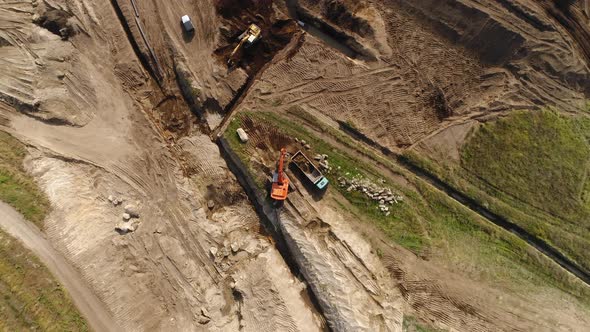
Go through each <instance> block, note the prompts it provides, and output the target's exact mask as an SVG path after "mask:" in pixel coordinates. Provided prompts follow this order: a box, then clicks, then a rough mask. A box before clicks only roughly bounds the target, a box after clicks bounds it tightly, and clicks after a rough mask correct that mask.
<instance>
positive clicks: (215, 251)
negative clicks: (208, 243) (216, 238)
mask: <svg viewBox="0 0 590 332" xmlns="http://www.w3.org/2000/svg"><path fill="white" fill-rule="evenodd" d="M209 252H210V253H211V255H213V256H215V255H216V254H217V247H211V249H209Z"/></svg>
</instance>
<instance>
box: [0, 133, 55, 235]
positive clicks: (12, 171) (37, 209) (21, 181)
mask: <svg viewBox="0 0 590 332" xmlns="http://www.w3.org/2000/svg"><path fill="white" fill-rule="evenodd" d="M25 156H26V151H25V148H24V146H23V144H22V143H20V142H19V141H17V140H16V139H15V138H14V137H12V136H10V135H9V134H7V133H5V132H2V131H0V200H1V201H3V202H6V203H7V204H9V205H11V206H12V207H14V208H15V209H16V210H17V211H18V212H20V213H21V214H22V215H23V216H24V217H25V218H26V219H28V220H30V221H32V222H34V223H35V224H37V225H38V226H40V227H41V226H42V223H43V220H44V219H45V215H46V214H47V211H49V201H48V200H47V198H46V197H45V195H44V194H43V193H42V192H41V190H39V188H38V187H37V184H36V183H35V181H34V180H33V179H32V178H31V177H30V176H28V175H27V174H26V172H25V170H24V168H23V160H24V158H25Z"/></svg>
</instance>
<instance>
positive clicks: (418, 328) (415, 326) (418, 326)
mask: <svg viewBox="0 0 590 332" xmlns="http://www.w3.org/2000/svg"><path fill="white" fill-rule="evenodd" d="M402 330H403V331H404V332H442V331H444V330H441V329H436V328H433V327H430V326H427V325H426V324H423V323H420V322H419V321H418V319H416V317H414V316H407V315H404V322H403V324H402Z"/></svg>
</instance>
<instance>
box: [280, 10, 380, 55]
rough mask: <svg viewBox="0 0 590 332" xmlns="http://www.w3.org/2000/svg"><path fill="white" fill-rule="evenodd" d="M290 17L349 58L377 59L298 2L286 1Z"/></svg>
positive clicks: (305, 29)
mask: <svg viewBox="0 0 590 332" xmlns="http://www.w3.org/2000/svg"><path fill="white" fill-rule="evenodd" d="M285 3H286V6H287V11H288V14H289V16H290V17H291V18H292V19H293V20H295V21H297V22H299V24H300V26H301V28H302V29H303V30H304V31H306V32H307V33H309V34H310V35H312V36H314V37H316V38H318V39H319V40H321V41H323V42H324V43H325V44H326V45H328V46H330V47H332V48H334V49H336V50H338V51H340V52H341V53H342V54H344V55H346V56H347V57H349V58H353V59H360V60H365V61H374V60H376V57H375V55H374V54H372V53H371V52H370V51H369V50H367V49H366V48H365V47H364V46H363V45H362V44H361V43H359V42H358V41H357V40H356V39H355V38H354V37H352V36H350V35H348V34H346V33H345V32H344V31H342V30H339V29H337V28H335V27H334V26H332V25H331V24H329V23H328V22H326V21H324V20H323V19H321V18H320V17H318V16H315V15H313V14H312V13H311V12H309V11H308V10H306V9H305V8H303V7H302V6H300V5H299V1H298V0H286V1H285Z"/></svg>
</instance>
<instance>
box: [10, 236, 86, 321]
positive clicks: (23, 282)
mask: <svg viewBox="0 0 590 332" xmlns="http://www.w3.org/2000/svg"><path fill="white" fill-rule="evenodd" d="M0 330H1V331H35V330H39V331H88V327H87V326H86V322H85V321H84V319H83V318H82V317H81V316H80V314H79V313H78V311H77V310H76V308H75V307H74V305H73V304H72V302H71V300H70V298H69V296H68V295H67V294H66V292H65V291H64V290H63V289H62V288H61V286H60V285H59V284H58V283H57V282H56V281H55V280H54V279H53V278H52V277H51V274H50V272H49V271H48V270H47V268H45V267H44V266H43V265H42V264H41V263H40V262H39V261H38V260H37V258H36V257H35V256H34V255H33V254H32V253H31V252H30V251H28V250H27V249H25V248H24V247H23V246H22V245H21V244H20V243H19V242H18V241H16V240H15V239H13V238H11V237H10V236H8V235H7V234H5V233H4V232H2V231H0Z"/></svg>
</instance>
